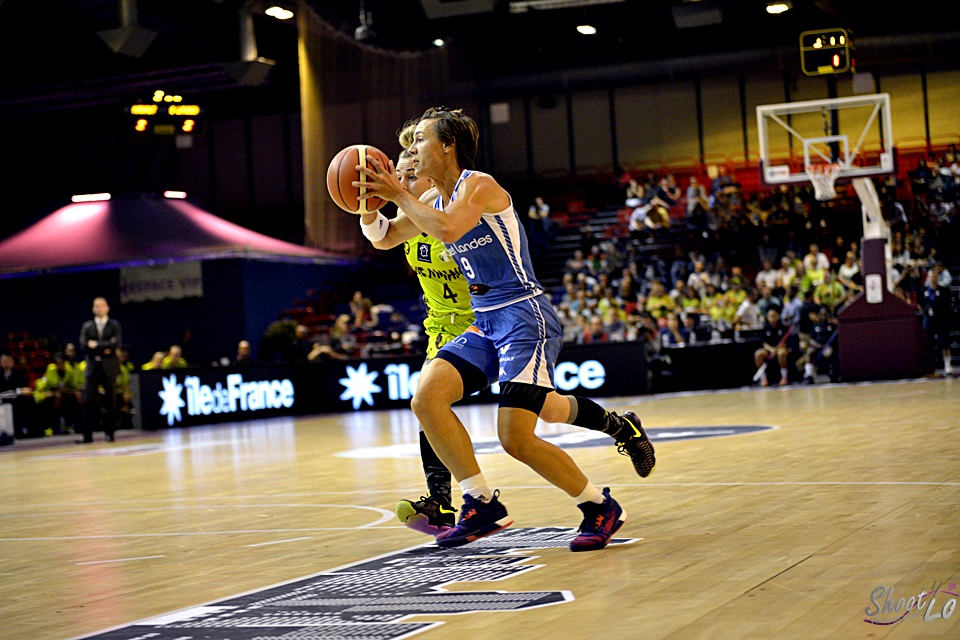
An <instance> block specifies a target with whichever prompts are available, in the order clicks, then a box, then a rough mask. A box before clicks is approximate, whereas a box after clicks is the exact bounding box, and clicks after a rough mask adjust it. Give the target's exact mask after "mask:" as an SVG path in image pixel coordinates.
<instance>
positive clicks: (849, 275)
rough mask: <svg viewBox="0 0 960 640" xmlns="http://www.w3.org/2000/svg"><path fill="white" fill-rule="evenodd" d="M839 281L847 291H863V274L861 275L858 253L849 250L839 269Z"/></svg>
mask: <svg viewBox="0 0 960 640" xmlns="http://www.w3.org/2000/svg"><path fill="white" fill-rule="evenodd" d="M837 282H839V283H840V284H842V285H843V287H844V289H846V290H847V291H856V292H860V291H863V276H861V275H860V265H859V264H858V263H857V254H855V253H854V252H853V251H848V252H847V254H846V257H845V258H844V260H843V263H842V264H841V265H840V267H839V268H838V269H837Z"/></svg>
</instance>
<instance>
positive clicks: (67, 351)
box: [63, 342, 80, 369]
mask: <svg viewBox="0 0 960 640" xmlns="http://www.w3.org/2000/svg"><path fill="white" fill-rule="evenodd" d="M63 360H64V362H66V363H67V364H69V365H72V366H73V368H74V369H76V368H78V367H79V366H80V361H79V360H77V345H75V344H74V343H72V342H67V343H65V344H64V345H63Z"/></svg>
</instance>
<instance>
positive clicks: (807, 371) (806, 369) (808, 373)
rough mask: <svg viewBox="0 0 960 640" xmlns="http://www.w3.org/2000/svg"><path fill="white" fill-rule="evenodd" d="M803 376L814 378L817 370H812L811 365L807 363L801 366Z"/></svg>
mask: <svg viewBox="0 0 960 640" xmlns="http://www.w3.org/2000/svg"><path fill="white" fill-rule="evenodd" d="M803 375H805V376H806V377H808V378H816V377H817V370H816V369H814V368H813V365H812V364H810V363H809V362H808V363H807V364H805V365H803Z"/></svg>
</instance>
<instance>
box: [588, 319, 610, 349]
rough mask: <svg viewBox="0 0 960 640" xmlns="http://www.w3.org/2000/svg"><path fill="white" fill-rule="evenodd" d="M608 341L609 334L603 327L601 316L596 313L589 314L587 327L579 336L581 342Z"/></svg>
mask: <svg viewBox="0 0 960 640" xmlns="http://www.w3.org/2000/svg"><path fill="white" fill-rule="evenodd" d="M609 341H610V335H609V334H608V333H607V332H606V331H605V330H604V328H603V318H601V317H600V316H597V315H594V316H591V317H590V320H589V322H588V324H587V328H586V330H584V332H583V335H582V337H581V344H595V343H598V342H609Z"/></svg>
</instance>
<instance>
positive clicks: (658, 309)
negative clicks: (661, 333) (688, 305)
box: [643, 280, 677, 320]
mask: <svg viewBox="0 0 960 640" xmlns="http://www.w3.org/2000/svg"><path fill="white" fill-rule="evenodd" d="M676 307H677V305H676V303H675V302H674V301H673V298H671V297H670V294H668V293H667V290H666V288H665V287H664V286H663V283H662V282H660V281H659V280H654V281H653V283H651V285H650V295H648V296H647V301H646V303H644V305H643V309H644V311H646V312H647V313H649V314H650V315H651V316H653V318H654V319H655V320H660V319H661V318H665V317H666V316H667V314H668V313H670V312H671V311H674V310H676Z"/></svg>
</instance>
